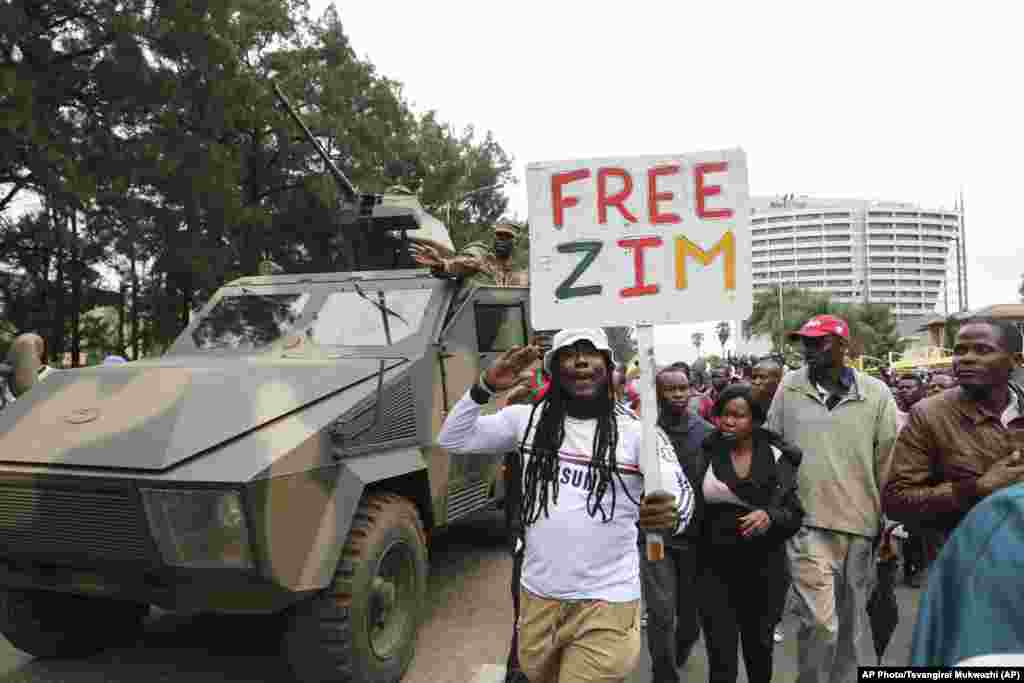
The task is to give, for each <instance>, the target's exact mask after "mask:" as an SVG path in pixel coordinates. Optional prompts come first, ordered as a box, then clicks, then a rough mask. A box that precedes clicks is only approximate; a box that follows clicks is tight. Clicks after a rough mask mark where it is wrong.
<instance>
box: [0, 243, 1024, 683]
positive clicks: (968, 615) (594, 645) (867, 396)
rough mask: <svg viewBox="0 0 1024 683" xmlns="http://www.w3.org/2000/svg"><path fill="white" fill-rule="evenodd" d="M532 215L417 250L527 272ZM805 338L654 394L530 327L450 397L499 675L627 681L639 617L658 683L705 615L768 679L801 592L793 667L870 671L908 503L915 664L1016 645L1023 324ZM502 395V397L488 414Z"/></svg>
mask: <svg viewBox="0 0 1024 683" xmlns="http://www.w3.org/2000/svg"><path fill="white" fill-rule="evenodd" d="M516 237H517V228H515V226H512V225H509V224H500V225H498V226H496V227H495V229H494V244H493V251H488V249H487V247H486V245H480V248H479V250H478V252H479V253H475V254H463V255H458V256H455V255H449V254H442V253H440V252H439V251H437V250H436V249H432V248H430V247H429V246H422V247H419V248H418V249H417V251H416V259H417V262H419V263H420V264H421V265H425V266H428V267H430V268H431V270H432V271H433V272H434V274H435V275H436V276H438V277H457V278H466V277H470V276H472V277H477V278H479V279H480V282H481V283H483V284H492V285H497V286H522V285H525V284H527V283H528V277H527V276H526V274H525V273H523V272H521V271H516V270H515V269H514V268H513V266H512V261H511V253H512V245H513V244H514V241H515V239H516ZM790 341H791V342H793V343H794V344H796V345H798V346H799V347H800V349H801V350H802V353H803V360H804V364H803V365H802V366H801V367H799V368H792V369H791V368H787V366H786V365H785V363H784V361H783V360H782V359H781V358H780V357H776V356H767V357H764V358H761V359H757V360H755V361H754V362H748V363H745V364H743V365H742V366H741V367H732V366H729V365H720V366H718V367H714V368H711V369H710V372H707V371H706V368H704V367H698V366H697V364H694V367H691V366H690V365H688V364H687V363H685V362H674V363H671V364H668V365H666V366H664V367H661V368H659V369H658V370H657V373H656V377H655V378H654V380H655V396H656V403H657V405H655V406H650V407H648V406H643V405H641V401H640V392H639V391H638V389H637V384H636V380H637V378H636V372H637V371H636V369H632V368H625V367H622V366H620V365H619V364H617V363H616V361H617V360H620V359H616V358H615V357H614V354H613V352H612V349H611V346H610V345H609V342H608V338H607V336H606V335H605V333H604V332H603V331H602V330H601V329H599V328H597V329H566V330H560V331H557V332H554V331H552V332H547V333H538V334H537V335H536V337H535V338H534V339H532V340H531V343H530V344H529V345H528V346H525V347H521V348H515V349H512V350H510V351H508V352H506V353H504V354H502V355H501V356H500V357H498V359H497V360H496V361H495V362H494V363H493V364H492V365H491V366H490V367H489V368H488V369H486V370H485V371H484V372H482V373H481V374H480V376H479V378H478V379H477V381H476V382H475V384H474V385H473V386H472V387H471V388H470V390H468V391H467V392H466V394H465V395H464V396H463V397H462V398H461V399H460V400H459V401H458V402H457V403H456V404H455V405H454V406H453V407H452V409H451V411H450V412H449V414H448V416H447V417H446V419H445V421H444V424H443V426H442V428H441V433H440V435H439V443H440V445H441V446H442V447H444V448H446V449H448V450H449V451H451V452H453V453H460V452H466V453H477V452H497V453H504V454H506V467H505V468H504V470H505V472H506V477H507V479H506V482H505V483H506V490H507V492H508V493H507V498H506V513H507V519H508V522H509V528H510V530H511V531H512V552H513V558H514V559H513V573H512V577H513V578H512V586H511V590H512V601H513V607H514V611H515V622H514V626H513V629H512V639H511V644H510V648H509V658H508V667H507V669H508V676H507V681H509V682H516V683H522V681H529V682H532V683H576V682H579V683H583V682H590V681H598V680H600V681H622V680H624V679H625V678H626V677H627V676H628V675H629V674H630V673H631V672H632V671H633V670H634V669H635V667H636V666H637V662H638V659H639V655H640V648H641V646H642V638H641V629H642V628H643V627H644V625H646V628H647V645H648V648H649V651H650V661H651V665H652V677H653V680H654V681H655V682H656V683H665V682H676V681H679V680H681V679H680V670H681V669H682V668H683V667H684V666H685V664H686V662H687V660H688V659H689V657H690V656H691V655H692V652H693V650H694V647H695V645H696V644H697V643H698V641H699V640H700V636H701V633H702V632H703V636H704V646H705V648H706V651H707V659H708V677H709V681H710V682H711V683H733V682H734V681H736V680H737V676H738V670H739V658H740V652H742V657H743V662H744V666H745V670H746V673H747V680H748V681H750V682H751V683H768V682H769V681H771V678H772V670H773V650H774V645H775V643H776V642H778V641H779V640H780V639H781V638H782V637H783V636H782V634H781V633H780V631H779V628H778V627H779V624H780V622H781V621H782V618H783V613H784V611H786V610H790V611H791V612H792V614H793V615H794V616H795V617H796V620H797V623H798V627H797V633H796V637H797V651H798V664H797V665H798V670H799V673H798V678H797V681H798V683H848V682H852V681H855V680H857V667H858V665H863V664H866V663H868V662H873V661H874V658H873V657H872V656H871V653H870V652H869V651H868V648H869V643H870V638H868V637H866V634H867V633H868V624H867V621H868V618H867V605H868V601H869V598H870V596H871V592H872V589H873V587H874V585H875V576H876V563H877V561H878V558H879V551H880V543H881V542H882V539H883V538H892V537H893V535H892V534H890V533H887V531H891V530H892V529H893V528H894V527H896V526H899V528H900V529H901V531H902V533H901V534H899V535H900V536H902V537H904V538H905V539H906V540H905V542H904V543H903V553H902V554H903V565H904V572H905V578H906V580H907V582H908V583H909V584H910V585H912V586H918V585H920V584H921V582H922V577H923V576H924V575H925V573H926V572H928V574H929V582H928V588H927V591H926V594H925V596H924V597H923V599H922V602H921V605H922V606H921V611H920V615H919V618H918V621H917V623H916V628H915V634H914V644H913V652H912V655H911V660H912V663H913V664H915V665H936V664H949V665H952V664H957V663H962V662H965V661H976V660H977V658H979V657H980V658H982V659H983V660H984V661H991V657H992V656H993V655H1001V654H1005V653H1008V652H1009V653H1024V629H1020V628H1018V627H1017V626H1016V625H1017V624H1019V614H1021V613H1024V610H1017V608H1018V607H1019V606H1020V598H1019V597H1018V596H1019V595H1020V594H1021V593H1020V591H1019V590H1016V589H1018V588H1020V583H1019V581H1020V580H1019V577H1020V576H1024V572H1021V571H1018V570H1019V569H1020V568H1021V567H1020V565H1021V564H1024V555H1022V553H1021V552H1020V549H1021V548H1022V547H1024V545H1022V542H1024V522H1022V521H1021V520H1024V488H1022V487H1014V486H1013V485H1014V484H1016V483H1017V482H1020V481H1022V480H1024V457H1022V454H1021V451H1022V450H1024V385H1021V384H1019V383H1018V382H1017V381H1016V380H1015V379H1014V378H1015V373H1016V372H1018V371H1019V368H1020V366H1021V361H1022V340H1021V335H1020V333H1019V331H1018V330H1017V328H1016V327H1015V326H1013V325H1012V324H1009V323H1005V322H1002V321H998V320H989V319H972V320H968V321H966V322H965V323H964V324H963V325H962V326H961V327H960V329H959V331H958V333H957V338H956V343H955V347H954V358H953V374H946V373H934V374H928V373H924V372H916V373H908V374H905V375H900V376H893V375H892V374H890V373H887V372H886V373H882V376H881V377H880V378H876V377H873V376H871V375H870V374H867V373H865V372H862V371H860V370H856V369H853V368H851V367H849V365H848V363H847V352H848V348H849V343H850V330H849V326H848V325H847V323H846V322H845V321H843V320H842V319H839V318H837V317H834V316H830V315H820V316H816V317H814V318H812V319H810V320H808V321H807V322H806V323H805V324H804V325H803V326H802V327H801V328H800V329H799V330H796V331H794V332H793V333H792V334H791V335H790ZM46 358H47V354H46V348H45V342H44V341H43V339H42V338H41V337H39V336H38V335H34V334H26V335H22V336H20V337H19V338H18V339H17V340H16V341H15V342H14V344H13V345H12V347H11V351H10V354H9V357H8V360H9V361H10V363H9V364H8V365H7V366H4V367H2V368H0V407H2V406H3V405H7V404H8V403H10V402H12V401H14V400H16V399H17V397H18V396H19V395H21V394H23V393H24V392H25V391H27V390H28V389H29V388H31V386H32V385H33V384H34V383H36V382H38V381H41V380H43V379H45V377H46V376H47V375H48V374H49V373H50V372H52V370H51V369H50V368H49V367H48V366H47V364H46ZM108 361H109V362H110V363H119V362H124V359H123V358H119V357H117V358H110V359H108ZM1017 377H1019V375H1018V376H1017ZM492 400H497V402H498V404H499V405H498V407H499V410H498V411H497V412H494V413H492V414H487V415H484V414H483V412H484V411H483V408H484V406H485V405H487V404H488V403H490V402H491V401H492ZM645 410H655V411H656V421H657V426H658V429H657V430H656V432H655V434H656V439H657V442H656V444H654V453H655V454H656V457H657V462H658V470H659V471H658V473H655V472H651V471H648V467H649V466H650V464H651V463H650V462H648V460H647V459H646V458H645V457H643V456H642V452H641V450H642V447H643V441H642V432H643V427H642V423H641V421H640V419H639V415H640V413H641V412H642V411H645ZM648 534H658V535H659V536H661V537H662V538H663V539H665V546H664V553H663V555H661V556H649V555H648V553H647V552H646V551H645V546H646V544H645V537H646V535H648ZM993 539H1002V540H1004V541H1005V543H1006V544H1009V546H1001V545H997V544H996V543H995V541H994V540H993ZM944 546H948V547H947V550H946V551H943V552H940V551H942V549H943V547H944ZM1007 547H1009V548H1010V549H1009V550H1007ZM979 563H984V567H985V569H984V570H979V569H978V567H979ZM929 565H931V569H928V567H929ZM645 608H646V614H645ZM985 658H989V659H985Z"/></svg>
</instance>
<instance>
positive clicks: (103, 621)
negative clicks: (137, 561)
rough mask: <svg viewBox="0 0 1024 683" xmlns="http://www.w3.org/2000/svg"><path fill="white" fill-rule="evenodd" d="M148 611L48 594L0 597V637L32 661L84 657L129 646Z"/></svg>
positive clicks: (8, 593) (143, 607) (132, 605)
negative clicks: (35, 659) (4, 638)
mask: <svg viewBox="0 0 1024 683" xmlns="http://www.w3.org/2000/svg"><path fill="white" fill-rule="evenodd" d="M148 614H149V605H145V604H141V603H136V602H126V601H124V600H111V599H110V598H99V597H91V596H84V595H72V594H70V593H56V592H52V591H35V590H26V591H21V590H11V591H3V592H2V593H0V632H2V633H3V634H4V637H6V638H7V640H8V641H10V643H11V645H13V646H14V647H16V648H18V649H19V650H22V651H23V652H27V653H28V654H30V655H32V656H34V657H38V658H69V659H73V658H77V657H87V656H89V655H92V654H95V653H96V652H99V651H100V650H104V649H106V648H108V647H114V646H117V645H122V644H124V643H126V642H129V640H130V639H131V638H133V637H134V636H136V635H137V634H138V633H139V632H140V631H141V629H142V623H143V621H144V620H145V618H146V616H147V615H148Z"/></svg>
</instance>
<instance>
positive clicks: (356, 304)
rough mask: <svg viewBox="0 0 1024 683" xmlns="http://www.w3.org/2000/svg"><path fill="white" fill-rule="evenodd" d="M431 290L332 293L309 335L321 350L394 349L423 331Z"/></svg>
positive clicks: (360, 290)
mask: <svg viewBox="0 0 1024 683" xmlns="http://www.w3.org/2000/svg"><path fill="white" fill-rule="evenodd" d="M429 300H430V290H429V289H414V290H390V291H381V290H369V291H368V290H366V289H364V288H358V289H355V290H353V291H344V292H332V293H331V294H329V295H328V296H327V299H326V300H325V301H324V304H323V306H321V307H320V310H319V311H317V313H316V315H315V316H313V324H312V326H311V327H310V330H309V332H308V334H309V337H310V339H312V340H313V341H314V342H316V343H317V344H319V345H320V346H328V347H336V346H391V345H393V344H397V343H398V342H400V341H402V340H403V339H405V338H406V337H409V336H411V335H413V334H416V332H417V331H418V330H419V328H420V324H421V323H422V322H423V314H424V312H425V311H426V308H427V303H428V302H429Z"/></svg>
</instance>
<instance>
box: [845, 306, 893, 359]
mask: <svg viewBox="0 0 1024 683" xmlns="http://www.w3.org/2000/svg"><path fill="white" fill-rule="evenodd" d="M850 317H851V318H852V319H853V321H851V322H850V327H851V333H852V334H853V335H854V336H855V337H856V339H855V340H856V341H858V342H859V343H858V344H857V345H856V346H855V350H857V351H860V352H861V353H865V354H867V355H869V356H873V357H875V358H882V359H888V357H889V353H890V352H892V353H902V352H903V349H904V348H906V343H905V342H903V341H901V340H900V338H899V335H898V334H897V331H896V318H895V317H894V316H893V314H892V308H890V307H889V306H886V305H885V304H854V305H853V306H852V307H851V312H850ZM854 322H855V323H856V326H854Z"/></svg>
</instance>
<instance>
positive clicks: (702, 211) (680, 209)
mask: <svg viewBox="0 0 1024 683" xmlns="http://www.w3.org/2000/svg"><path fill="white" fill-rule="evenodd" d="M526 183H527V191H528V194H529V214H530V311H531V317H532V323H533V328H534V329H561V328H567V327H597V326H621V325H634V324H637V323H646V324H674V323H691V322H702V321H708V320H739V319H745V318H748V317H750V314H751V312H752V310H753V294H752V283H751V281H752V276H751V252H750V248H751V245H750V216H749V209H748V206H747V204H748V198H749V190H748V187H747V161H746V154H745V153H744V152H743V150H741V149H729V150H720V151H713V152H697V153H693V154H669V155H664V156H642V157H626V158H608V159H589V160H580V161H560V162H545V163H534V164H530V165H529V166H527V170H526Z"/></svg>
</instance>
